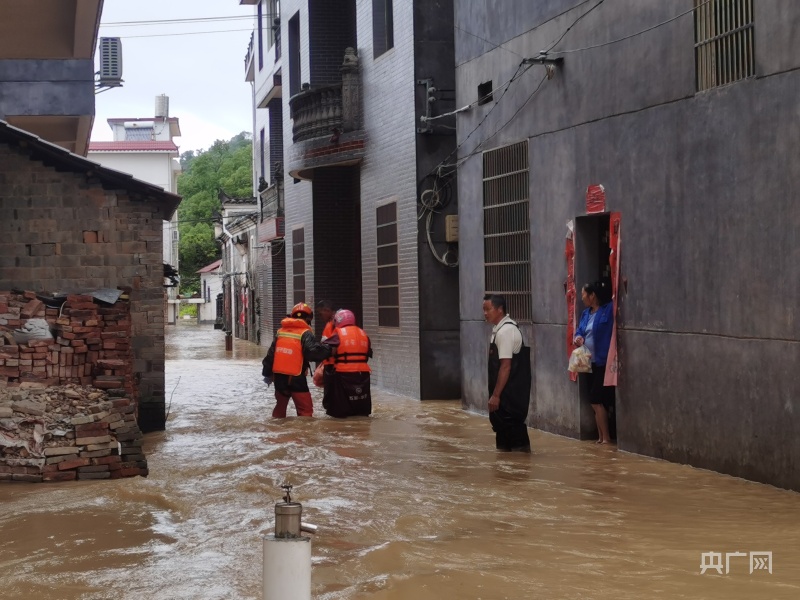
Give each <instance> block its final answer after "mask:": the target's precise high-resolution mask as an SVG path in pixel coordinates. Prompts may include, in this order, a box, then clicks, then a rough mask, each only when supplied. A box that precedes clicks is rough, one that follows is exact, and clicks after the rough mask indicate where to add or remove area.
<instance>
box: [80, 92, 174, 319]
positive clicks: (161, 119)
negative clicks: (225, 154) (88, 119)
mask: <svg viewBox="0 0 800 600" xmlns="http://www.w3.org/2000/svg"><path fill="white" fill-rule="evenodd" d="M108 124H109V126H110V127H111V130H112V131H113V134H114V141H113V142H89V152H88V155H87V156H88V158H89V159H90V160H93V161H95V162H97V163H100V164H101V165H103V166H104V167H110V168H112V169H115V170H117V171H122V172H124V173H130V174H131V175H133V176H134V177H135V178H136V179H141V180H142V181H146V182H148V183H152V184H154V185H158V186H161V187H163V188H164V190H166V191H167V192H171V193H173V194H177V193H178V175H179V174H180V172H181V165H180V160H179V157H180V154H179V151H178V146H176V145H175V142H174V141H173V138H176V137H180V135H181V128H180V124H179V121H178V119H177V118H175V117H170V116H169V98H168V97H167V96H165V95H164V94H161V95H160V96H156V103H155V116H153V117H137V118H118V119H108ZM163 255H164V263H165V264H167V265H170V266H171V267H172V268H173V269H174V271H175V272H176V273H177V271H178V268H179V266H180V265H179V264H178V211H175V214H174V215H173V216H172V220H171V221H164V249H163ZM177 297H178V288H177V287H171V288H168V289H167V313H166V322H167V323H170V324H175V321H176V319H177V313H178V302H179V301H178V299H177Z"/></svg>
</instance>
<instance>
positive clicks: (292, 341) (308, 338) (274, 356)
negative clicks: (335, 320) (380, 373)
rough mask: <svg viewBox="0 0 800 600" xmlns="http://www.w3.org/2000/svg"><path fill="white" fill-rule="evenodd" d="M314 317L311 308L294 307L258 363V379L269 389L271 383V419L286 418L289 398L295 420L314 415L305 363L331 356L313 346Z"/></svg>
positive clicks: (322, 346) (326, 347)
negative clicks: (273, 400) (259, 364)
mask: <svg viewBox="0 0 800 600" xmlns="http://www.w3.org/2000/svg"><path fill="white" fill-rule="evenodd" d="M313 317H314V315H313V312H312V311H311V307H310V306H309V305H308V304H306V303H305V302H300V303H298V304H295V305H294V307H293V308H292V312H291V313H290V314H289V316H288V317H286V318H285V319H283V321H281V328H280V329H279V330H278V333H277V334H276V335H275V340H274V341H273V342H272V345H271V346H270V348H269V351H268V352H267V356H266V357H265V358H264V361H263V362H262V365H263V369H262V372H261V375H262V376H263V377H264V381H265V382H266V383H267V386H269V384H270V383H273V382H274V383H275V399H276V400H277V402H276V404H275V408H274V409H273V411H272V416H273V417H274V418H278V419H282V418H284V417H285V416H286V407H287V406H288V404H289V398H291V399H292V400H293V401H294V406H295V409H296V410H297V416H298V417H311V416H313V415H314V405H313V403H312V401H311V393H310V392H309V390H308V381H306V373H307V372H308V366H309V365H308V363H309V361H321V360H325V359H326V358H328V357H329V356H330V354H331V347H330V346H329V345H326V344H322V343H320V342H317V340H316V338H315V337H314V332H313V331H312V330H311V319H312V318H313Z"/></svg>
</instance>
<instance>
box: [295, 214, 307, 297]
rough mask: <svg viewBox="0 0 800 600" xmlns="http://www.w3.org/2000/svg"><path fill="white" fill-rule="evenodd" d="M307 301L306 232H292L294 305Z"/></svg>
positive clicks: (296, 230)
mask: <svg viewBox="0 0 800 600" xmlns="http://www.w3.org/2000/svg"><path fill="white" fill-rule="evenodd" d="M305 301H306V230H305V228H303V227H301V228H300V229H295V230H294V231H292V304H297V303H298V302H305Z"/></svg>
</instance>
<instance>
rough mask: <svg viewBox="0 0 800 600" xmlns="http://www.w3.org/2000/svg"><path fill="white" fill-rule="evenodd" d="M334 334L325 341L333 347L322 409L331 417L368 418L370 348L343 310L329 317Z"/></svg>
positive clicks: (352, 315) (362, 332)
mask: <svg viewBox="0 0 800 600" xmlns="http://www.w3.org/2000/svg"><path fill="white" fill-rule="evenodd" d="M333 322H334V324H335V325H336V331H335V333H334V335H333V337H331V338H330V339H329V340H326V341H327V342H329V343H330V344H331V345H332V346H334V351H333V354H332V355H331V358H332V359H333V371H332V372H331V373H330V374H329V376H328V377H326V380H325V395H324V396H323V398H322V407H323V408H324V409H325V412H326V413H327V414H328V415H330V416H331V417H337V418H345V417H353V416H369V415H370V414H371V413H372V395H371V393H370V389H369V385H370V368H369V365H368V364H367V361H368V360H369V359H370V358H372V345H371V344H370V341H369V337H368V336H367V334H366V333H364V330H363V329H361V328H360V327H357V326H356V317H355V315H354V314H353V313H352V312H351V311H349V310H346V309H342V310H338V311H336V314H335V315H334V316H333Z"/></svg>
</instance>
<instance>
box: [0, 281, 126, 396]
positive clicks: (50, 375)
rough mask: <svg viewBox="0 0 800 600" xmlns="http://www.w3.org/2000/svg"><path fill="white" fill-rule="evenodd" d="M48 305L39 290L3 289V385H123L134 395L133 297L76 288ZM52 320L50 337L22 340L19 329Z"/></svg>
mask: <svg viewBox="0 0 800 600" xmlns="http://www.w3.org/2000/svg"><path fill="white" fill-rule="evenodd" d="M60 302H62V303H61V304H60V306H58V307H55V306H53V307H47V306H45V304H44V303H43V302H42V301H41V300H40V299H39V298H37V296H36V294H35V293H34V292H11V291H0V387H9V388H13V387H20V386H23V385H25V384H40V385H62V384H66V383H78V384H82V385H92V386H94V387H96V388H102V389H118V390H122V391H124V393H126V394H128V395H130V396H131V397H133V398H135V397H136V396H137V395H138V386H137V384H136V380H135V379H134V377H133V370H132V367H133V363H132V361H131V320H130V303H129V302H128V296H127V294H123V295H121V296H120V299H119V300H118V301H117V302H115V303H114V304H113V305H112V304H108V303H103V302H99V301H97V300H96V299H95V298H93V297H92V296H88V295H86V296H84V295H75V294H71V295H68V296H67V297H66V299H65V300H60ZM31 319H44V320H46V321H47V324H48V326H49V330H50V333H51V334H52V336H53V337H52V338H51V339H31V340H29V341H25V342H23V343H17V342H16V340H15V336H14V331H15V330H19V329H22V328H24V326H25V325H26V323H28V321H30V320H31Z"/></svg>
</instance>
